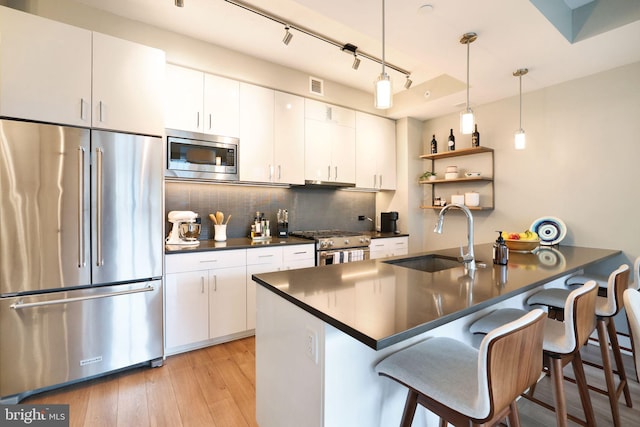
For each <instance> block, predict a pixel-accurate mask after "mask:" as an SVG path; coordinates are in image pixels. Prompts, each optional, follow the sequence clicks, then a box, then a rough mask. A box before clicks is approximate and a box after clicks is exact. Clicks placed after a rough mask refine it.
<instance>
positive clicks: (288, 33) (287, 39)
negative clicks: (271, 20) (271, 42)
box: [282, 25, 293, 46]
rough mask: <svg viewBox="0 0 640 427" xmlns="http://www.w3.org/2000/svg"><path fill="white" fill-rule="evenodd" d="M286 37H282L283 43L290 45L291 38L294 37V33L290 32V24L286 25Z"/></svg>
mask: <svg viewBox="0 0 640 427" xmlns="http://www.w3.org/2000/svg"><path fill="white" fill-rule="evenodd" d="M284 31H285V33H284V37H283V38H282V43H284V44H285V45H287V46H288V45H289V43H290V42H291V39H292V38H293V34H291V33H290V32H289V26H288V25H287V26H286V27H284Z"/></svg>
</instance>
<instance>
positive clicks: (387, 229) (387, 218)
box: [380, 212, 399, 233]
mask: <svg viewBox="0 0 640 427" xmlns="http://www.w3.org/2000/svg"><path fill="white" fill-rule="evenodd" d="M397 223H398V212H382V213H380V232H381V233H398V232H399V231H398V224H397Z"/></svg>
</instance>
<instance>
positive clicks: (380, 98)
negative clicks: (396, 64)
mask: <svg viewBox="0 0 640 427" xmlns="http://www.w3.org/2000/svg"><path fill="white" fill-rule="evenodd" d="M384 66H385V63H384V0H382V72H381V73H380V75H379V76H378V78H377V79H376V81H375V83H374V85H375V86H374V101H375V102H374V106H375V107H376V108H378V109H381V110H385V109H387V108H391V106H392V105H393V89H392V85H391V78H390V77H389V75H388V74H387V73H386V72H385V69H384Z"/></svg>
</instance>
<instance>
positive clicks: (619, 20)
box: [77, 0, 640, 120]
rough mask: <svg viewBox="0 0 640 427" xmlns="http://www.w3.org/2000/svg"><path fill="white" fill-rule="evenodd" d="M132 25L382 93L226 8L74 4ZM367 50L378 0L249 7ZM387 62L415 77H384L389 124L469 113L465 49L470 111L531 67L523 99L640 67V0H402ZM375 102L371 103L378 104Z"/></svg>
mask: <svg viewBox="0 0 640 427" xmlns="http://www.w3.org/2000/svg"><path fill="white" fill-rule="evenodd" d="M77 1H78V2H80V3H84V4H86V5H89V6H92V7H95V8H97V9H102V10H105V11H108V12H111V13H114V14H116V15H121V16H125V17H127V18H129V19H133V20H137V21H142V22H145V23H149V24H151V25H154V26H157V27H161V28H165V29H168V30H171V31H174V32H178V33H182V34H185V35H188V36H190V37H194V38H197V39H201V40H205V41H208V42H211V43H214V44H217V45H221V46H224V47H226V48H229V49H233V50H237V51H241V52H243V53H246V54H249V55H252V56H255V57H259V58H262V59H265V60H268V61H271V62H274V63H277V64H281V65H284V66H287V67H291V68H295V69H298V70H302V71H303V72H306V73H309V75H310V76H313V77H316V78H319V79H325V80H330V81H335V82H338V83H341V84H344V85H347V86H351V87H355V88H358V89H361V90H363V91H367V92H371V93H372V92H373V81H374V80H375V78H376V77H377V76H378V75H379V74H380V72H381V65H380V64H379V63H376V62H373V61H369V60H367V59H362V62H361V65H360V67H359V69H358V70H354V69H352V67H351V65H352V62H353V56H352V55H351V54H348V53H345V52H343V51H341V50H340V49H339V48H337V47H335V46H333V45H331V44H328V43H325V42H323V41H321V40H318V39H316V38H314V37H311V36H308V35H306V34H303V33H300V32H297V31H295V30H292V33H293V39H292V40H291V42H290V43H289V45H287V46H285V45H284V43H282V38H283V36H284V28H283V25H281V24H280V23H279V22H276V21H272V20H270V19H267V18H264V17H262V16H259V15H256V14H254V13H252V12H250V11H247V10H246V9H243V8H240V7H238V6H236V5H233V4H231V3H229V2H227V1H225V0H184V7H182V8H178V7H176V6H175V4H174V1H175V0H109V1H104V0H77ZM242 1H244V3H245V4H248V5H251V6H252V7H255V8H258V9H261V10H263V11H266V12H268V14H270V15H273V16H276V17H278V18H279V20H280V21H284V22H290V23H291V24H292V25H293V26H294V27H303V28H306V29H309V30H310V31H312V32H314V33H317V34H320V35H324V36H326V37H328V38H331V39H333V40H335V41H338V42H340V43H341V44H346V43H351V44H353V45H355V46H357V47H358V51H362V52H366V53H368V54H369V55H371V56H374V57H377V58H381V56H382V1H381V0H358V1H345V0H268V1H267V0H242ZM385 26H386V28H385V56H386V58H385V59H386V61H387V62H389V63H391V64H393V65H395V66H397V67H399V68H401V69H404V70H407V71H410V72H411V80H412V81H413V85H412V86H411V88H410V89H409V90H405V89H404V87H403V86H404V83H405V76H404V75H402V74H400V73H397V72H396V71H394V70H392V69H389V68H387V72H388V74H389V75H390V76H391V79H392V81H393V85H394V92H395V96H394V106H393V108H392V109H390V110H389V111H388V112H387V113H388V115H389V116H391V117H395V118H399V117H405V116H410V117H415V118H418V119H422V120H424V119H428V118H432V117H437V116H441V115H444V114H449V113H452V112H456V111H460V110H462V109H463V107H464V105H465V103H466V99H467V93H466V79H467V78H466V72H467V69H466V66H467V63H466V58H467V51H466V49H467V48H466V45H463V44H461V43H460V41H459V40H460V37H461V36H462V35H463V34H464V33H467V32H475V33H477V34H478V39H477V40H476V41H475V42H474V43H472V44H471V45H470V46H469V49H470V64H469V65H470V79H469V83H470V100H471V107H472V108H473V107H474V106H475V105H480V104H486V103H488V102H492V101H495V100H499V99H502V98H506V97H510V96H514V95H517V94H518V80H517V78H516V77H514V76H513V72H514V71H515V70H517V69H519V68H528V69H529V74H527V75H526V76H524V77H523V92H528V91H532V90H536V89H540V88H543V87H548V86H551V85H555V84H558V83H561V82H564V81H568V80H572V79H576V78H579V77H583V76H587V75H590V74H594V73H597V72H601V71H604V70H608V69H612V68H615V67H618V66H622V65H626V64H630V63H634V62H638V61H640V46H638V42H640V2H639V1H637V0H564V1H561V0H456V1H450V0H395V1H387V3H386V13H385ZM372 102H373V95H372Z"/></svg>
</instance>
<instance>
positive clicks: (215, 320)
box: [209, 266, 247, 339]
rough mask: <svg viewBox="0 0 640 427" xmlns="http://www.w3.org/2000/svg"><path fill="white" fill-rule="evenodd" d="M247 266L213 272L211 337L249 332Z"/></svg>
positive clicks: (210, 280)
mask: <svg viewBox="0 0 640 427" xmlns="http://www.w3.org/2000/svg"><path fill="white" fill-rule="evenodd" d="M246 271H247V269H246V267H245V266H242V267H232V268H220V269H215V270H209V338H210V339H214V338H218V337H223V336H225V335H230V334H235V333H238V332H242V331H245V330H246V329H247V317H246V316H247V286H246V283H247V282H246Z"/></svg>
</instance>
